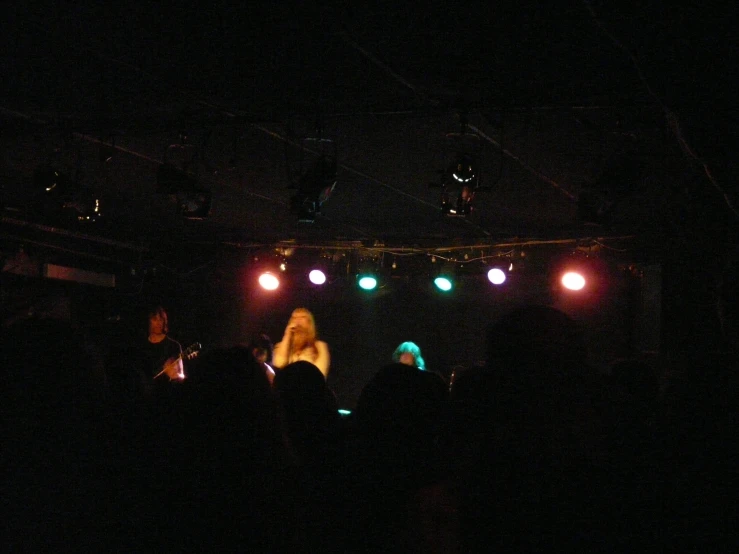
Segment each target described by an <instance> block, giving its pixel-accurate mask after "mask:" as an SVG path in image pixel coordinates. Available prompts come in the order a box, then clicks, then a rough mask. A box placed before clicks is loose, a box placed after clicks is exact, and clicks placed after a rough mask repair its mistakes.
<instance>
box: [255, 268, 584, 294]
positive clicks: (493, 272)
mask: <svg viewBox="0 0 739 554" xmlns="http://www.w3.org/2000/svg"><path fill="white" fill-rule="evenodd" d="M284 270H285V269H284V265H283V266H282V268H281V271H284ZM512 270H513V264H512V263H511V264H510V265H509V267H508V268H507V269H506V268H505V267H493V268H491V269H489V270H488V271H487V280H488V281H489V282H490V283H491V284H492V285H495V286H502V285H504V284H505V283H506V282H507V281H508V275H509V274H510V272H511V271H512ZM306 276H307V280H308V282H309V283H311V285H313V286H316V287H321V286H324V285H325V284H326V283H328V276H327V274H326V273H325V272H324V271H323V270H321V269H310V270H308V271H307V274H306ZM558 281H559V283H560V284H561V286H562V287H563V288H564V289H566V290H570V291H580V290H583V289H585V288H586V287H587V285H588V278H587V277H586V274H585V273H584V272H581V271H577V270H571V269H565V270H563V271H561V274H560V276H559V279H558ZM258 282H259V285H260V286H261V287H262V288H263V289H264V290H267V291H274V290H277V289H278V288H280V285H281V279H280V273H279V272H276V271H264V272H262V273H260V274H259V277H258ZM379 283H380V279H379V277H378V276H377V275H376V274H372V273H367V272H362V273H358V274H357V275H356V284H357V286H358V287H359V288H360V289H361V290H363V291H367V292H370V291H373V290H375V289H377V288H378V286H379ZM433 284H434V287H435V288H436V289H437V290H439V291H441V292H451V291H452V290H454V287H455V278H454V277H453V276H452V275H449V274H439V275H437V276H435V277H434V278H433Z"/></svg>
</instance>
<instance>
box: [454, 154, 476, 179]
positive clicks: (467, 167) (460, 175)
mask: <svg viewBox="0 0 739 554" xmlns="http://www.w3.org/2000/svg"><path fill="white" fill-rule="evenodd" d="M449 173H450V174H451V176H452V178H453V179H454V180H455V181H457V182H458V183H466V184H470V183H472V184H474V181H475V180H476V177H477V162H476V161H475V159H474V158H473V157H472V156H470V155H469V154H463V153H462V154H458V155H457V159H456V160H455V161H453V162H452V164H451V165H450V166H449Z"/></svg>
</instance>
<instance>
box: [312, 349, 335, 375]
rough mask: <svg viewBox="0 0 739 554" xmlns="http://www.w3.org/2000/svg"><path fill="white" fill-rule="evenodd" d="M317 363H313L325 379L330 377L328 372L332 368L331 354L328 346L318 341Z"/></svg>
mask: <svg viewBox="0 0 739 554" xmlns="http://www.w3.org/2000/svg"><path fill="white" fill-rule="evenodd" d="M316 354H317V356H316V361H315V362H313V363H314V364H315V366H316V367H317V368H318V369H320V370H321V373H323V376H324V377H328V370H329V367H330V366H331V354H329V351H328V345H327V344H326V343H325V342H323V341H321V340H317V341H316Z"/></svg>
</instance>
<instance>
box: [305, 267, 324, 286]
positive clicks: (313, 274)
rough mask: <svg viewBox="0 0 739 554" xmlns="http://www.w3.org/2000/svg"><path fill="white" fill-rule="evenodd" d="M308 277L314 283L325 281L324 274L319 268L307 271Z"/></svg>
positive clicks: (321, 283) (318, 283) (319, 283)
mask: <svg viewBox="0 0 739 554" xmlns="http://www.w3.org/2000/svg"><path fill="white" fill-rule="evenodd" d="M308 279H310V282H311V283H313V284H314V285H323V284H324V283H325V282H326V274H325V273H324V272H323V271H322V270H320V269H312V270H311V271H310V273H308Z"/></svg>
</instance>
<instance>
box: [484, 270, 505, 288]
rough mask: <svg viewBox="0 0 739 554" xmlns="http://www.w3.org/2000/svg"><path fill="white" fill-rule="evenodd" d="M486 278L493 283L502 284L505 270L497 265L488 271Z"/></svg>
mask: <svg viewBox="0 0 739 554" xmlns="http://www.w3.org/2000/svg"><path fill="white" fill-rule="evenodd" d="M488 280H489V281H490V282H491V283H492V284H494V285H502V284H503V283H505V280H506V275H505V271H503V270H502V269H500V268H499V267H494V268H492V269H491V270H490V271H488Z"/></svg>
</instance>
